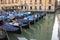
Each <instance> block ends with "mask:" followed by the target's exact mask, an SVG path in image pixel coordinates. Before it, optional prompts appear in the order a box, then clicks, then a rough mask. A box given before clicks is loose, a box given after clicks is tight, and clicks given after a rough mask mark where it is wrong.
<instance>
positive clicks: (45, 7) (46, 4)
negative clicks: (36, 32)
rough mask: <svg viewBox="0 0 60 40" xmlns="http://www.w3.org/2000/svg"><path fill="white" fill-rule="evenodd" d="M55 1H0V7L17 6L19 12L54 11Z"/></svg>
mask: <svg viewBox="0 0 60 40" xmlns="http://www.w3.org/2000/svg"><path fill="white" fill-rule="evenodd" d="M55 3H56V0H0V5H1V6H18V9H20V11H48V12H50V11H51V12H54V11H55Z"/></svg>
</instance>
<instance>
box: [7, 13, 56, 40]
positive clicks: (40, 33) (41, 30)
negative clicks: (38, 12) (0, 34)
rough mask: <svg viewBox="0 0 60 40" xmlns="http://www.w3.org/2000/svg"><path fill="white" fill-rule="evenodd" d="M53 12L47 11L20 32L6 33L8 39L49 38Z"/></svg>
mask: <svg viewBox="0 0 60 40" xmlns="http://www.w3.org/2000/svg"><path fill="white" fill-rule="evenodd" d="M54 19H55V17H54V13H47V14H46V16H45V17H44V18H42V19H41V20H39V21H38V22H36V23H35V24H34V25H31V26H30V28H29V29H24V30H22V34H12V33H8V35H9V38H10V40H51V37H52V30H53V25H54Z"/></svg>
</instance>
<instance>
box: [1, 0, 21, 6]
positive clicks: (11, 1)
mask: <svg viewBox="0 0 60 40" xmlns="http://www.w3.org/2000/svg"><path fill="white" fill-rule="evenodd" d="M15 5H20V0H0V6H15Z"/></svg>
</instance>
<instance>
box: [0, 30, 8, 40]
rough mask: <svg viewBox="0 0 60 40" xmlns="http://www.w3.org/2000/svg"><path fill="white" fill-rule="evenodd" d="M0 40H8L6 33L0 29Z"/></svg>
mask: <svg viewBox="0 0 60 40" xmlns="http://www.w3.org/2000/svg"><path fill="white" fill-rule="evenodd" d="M0 40H8V37H7V34H6V32H5V31H4V30H2V29H0Z"/></svg>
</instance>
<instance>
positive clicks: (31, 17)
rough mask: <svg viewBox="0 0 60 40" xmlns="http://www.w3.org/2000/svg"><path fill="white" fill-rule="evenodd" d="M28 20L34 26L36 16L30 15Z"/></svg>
mask: <svg viewBox="0 0 60 40" xmlns="http://www.w3.org/2000/svg"><path fill="white" fill-rule="evenodd" d="M27 18H28V19H29V22H30V24H31V25H33V24H34V16H33V15H29V16H27Z"/></svg>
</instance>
